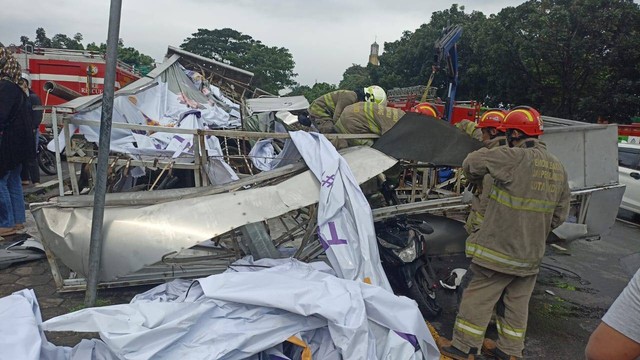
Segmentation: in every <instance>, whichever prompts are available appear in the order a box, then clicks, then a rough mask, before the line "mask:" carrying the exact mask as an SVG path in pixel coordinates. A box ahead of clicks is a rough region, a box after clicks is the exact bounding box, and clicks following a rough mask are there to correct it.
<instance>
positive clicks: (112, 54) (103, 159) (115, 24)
mask: <svg viewBox="0 0 640 360" xmlns="http://www.w3.org/2000/svg"><path fill="white" fill-rule="evenodd" d="M121 10H122V0H111V8H110V10H109V30H108V36H107V58H106V72H105V75H104V88H103V92H102V115H101V119H100V140H99V142H98V164H97V174H96V179H95V193H94V197H93V217H92V219H91V243H90V245H89V274H88V276H87V290H86V293H85V297H84V303H85V306H87V307H91V306H94V305H95V303H96V293H97V290H98V278H99V274H100V260H101V257H102V223H103V221H104V198H105V194H106V192H107V164H108V162H109V148H110V146H111V120H112V115H113V98H114V92H115V83H116V64H117V62H118V42H119V39H120V37H119V35H120V13H121Z"/></svg>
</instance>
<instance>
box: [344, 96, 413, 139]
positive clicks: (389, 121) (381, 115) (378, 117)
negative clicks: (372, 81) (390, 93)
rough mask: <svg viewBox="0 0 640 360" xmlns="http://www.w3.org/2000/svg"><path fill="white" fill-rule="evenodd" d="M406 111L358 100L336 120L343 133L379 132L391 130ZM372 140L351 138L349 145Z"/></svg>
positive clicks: (378, 133)
mask: <svg viewBox="0 0 640 360" xmlns="http://www.w3.org/2000/svg"><path fill="white" fill-rule="evenodd" d="M402 116H404V111H402V110H399V109H394V108H390V107H387V106H384V105H380V104H376V103H372V102H358V103H355V104H353V105H349V106H347V107H346V108H345V109H344V111H343V112H342V115H340V118H339V119H338V121H337V122H336V129H337V130H338V132H339V133H342V134H377V135H382V134H384V133H386V132H387V131H389V129H391V127H393V125H395V124H396V122H397V121H398V119H400V118H401V117H402ZM371 144H373V141H372V140H369V139H367V140H349V145H371Z"/></svg>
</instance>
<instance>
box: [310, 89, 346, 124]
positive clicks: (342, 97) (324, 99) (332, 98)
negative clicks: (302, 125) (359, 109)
mask: <svg viewBox="0 0 640 360" xmlns="http://www.w3.org/2000/svg"><path fill="white" fill-rule="evenodd" d="M357 101H358V96H357V95H356V93H355V91H349V90H336V91H332V92H330V93H326V94H324V95H322V96H320V97H319V98H317V99H315V100H314V101H313V102H312V103H311V106H309V115H311V116H312V117H314V118H316V119H331V121H332V123H334V124H335V122H336V121H338V118H340V114H342V111H343V110H344V108H346V107H347V106H349V105H351V104H355V103H356V102H357Z"/></svg>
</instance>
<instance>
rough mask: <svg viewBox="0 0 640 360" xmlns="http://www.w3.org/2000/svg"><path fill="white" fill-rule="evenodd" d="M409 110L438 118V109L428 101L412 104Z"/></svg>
mask: <svg viewBox="0 0 640 360" xmlns="http://www.w3.org/2000/svg"><path fill="white" fill-rule="evenodd" d="M411 111H413V112H417V113H419V114H422V115H426V116H431V117H433V118H436V119H440V112H439V111H438V109H437V108H436V107H435V106H433V105H432V104H429V103H420V104H418V105H416V106H414V107H413V108H411Z"/></svg>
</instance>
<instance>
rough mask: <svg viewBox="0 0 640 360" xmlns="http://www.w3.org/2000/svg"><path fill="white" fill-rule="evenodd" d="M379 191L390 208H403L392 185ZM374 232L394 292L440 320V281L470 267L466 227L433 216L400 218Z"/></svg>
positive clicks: (378, 225)
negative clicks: (438, 298)
mask: <svg viewBox="0 0 640 360" xmlns="http://www.w3.org/2000/svg"><path fill="white" fill-rule="evenodd" d="M379 189H380V192H381V193H382V195H383V196H384V201H385V203H386V205H387V206H389V205H398V204H400V201H399V199H398V196H397V193H396V191H395V187H394V186H393V185H391V184H389V182H387V181H383V182H382V184H381V185H380V187H379ZM375 230H376V235H377V240H378V250H379V252H380V260H381V262H382V267H383V268H384V271H385V273H386V274H387V278H388V279H389V283H390V284H391V287H392V288H393V290H394V292H395V293H400V294H406V295H407V296H408V297H410V298H412V299H413V300H415V301H416V302H417V303H418V307H419V308H420V311H421V312H422V315H423V316H424V317H425V318H427V319H433V318H434V317H436V316H438V315H439V314H440V312H441V311H442V307H441V306H440V305H439V304H438V301H437V300H436V289H437V288H438V287H439V286H438V285H439V283H440V281H439V280H438V279H439V278H442V277H443V276H449V274H450V271H451V270H452V269H454V268H459V267H463V268H466V267H467V266H468V260H467V259H466V257H465V255H464V251H465V242H466V239H467V233H466V231H465V229H464V224H463V223H461V222H459V221H457V220H453V219H450V218H447V217H444V216H437V215H431V214H415V215H400V216H395V217H392V218H388V219H385V220H382V221H379V222H376V223H375ZM461 259H462V263H461V262H460V261H461ZM434 269H436V270H437V272H438V275H440V276H437V275H436V271H434ZM442 272H444V274H443V273H442ZM445 274H446V275H445Z"/></svg>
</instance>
